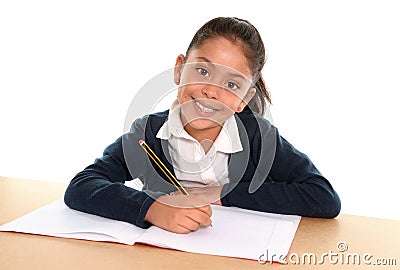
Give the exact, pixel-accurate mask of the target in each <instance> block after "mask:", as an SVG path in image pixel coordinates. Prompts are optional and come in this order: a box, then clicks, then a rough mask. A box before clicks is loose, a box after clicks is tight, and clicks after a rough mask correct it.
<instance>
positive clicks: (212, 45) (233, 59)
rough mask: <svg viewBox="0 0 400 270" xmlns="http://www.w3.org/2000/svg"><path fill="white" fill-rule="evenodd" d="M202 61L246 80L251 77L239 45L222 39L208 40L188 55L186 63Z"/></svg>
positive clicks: (248, 66) (241, 47) (251, 74)
mask: <svg viewBox="0 0 400 270" xmlns="http://www.w3.org/2000/svg"><path fill="white" fill-rule="evenodd" d="M204 59H207V60H208V61H210V62H211V63H213V64H217V65H221V66H225V67H227V68H230V69H232V70H233V71H236V72H239V73H241V74H243V75H244V76H246V77H247V78H252V77H253V73H252V71H251V68H250V65H249V63H248V60H247V58H246V56H245V54H244V51H243V46H242V45H241V44H240V43H233V42H231V41H230V40H228V39H226V38H223V37H220V38H212V39H208V40H206V41H205V42H204V43H203V44H202V45H200V46H199V47H198V48H196V49H194V50H192V51H191V52H190V53H189V55H188V56H187V59H186V62H187V63H190V62H203V61H204ZM202 60H203V61H202Z"/></svg>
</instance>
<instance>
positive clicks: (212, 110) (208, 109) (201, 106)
mask: <svg viewBox="0 0 400 270" xmlns="http://www.w3.org/2000/svg"><path fill="white" fill-rule="evenodd" d="M194 103H195V104H196V105H197V107H199V109H200V110H201V111H203V112H205V113H213V112H216V111H217V110H215V109H211V108H207V107H205V106H203V105H201V104H200V103H199V102H197V101H195V102H194Z"/></svg>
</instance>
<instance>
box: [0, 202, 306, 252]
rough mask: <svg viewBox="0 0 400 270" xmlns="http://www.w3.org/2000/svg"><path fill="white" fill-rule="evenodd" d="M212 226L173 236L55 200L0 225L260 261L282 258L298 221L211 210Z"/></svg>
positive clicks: (234, 210)
mask: <svg viewBox="0 0 400 270" xmlns="http://www.w3.org/2000/svg"><path fill="white" fill-rule="evenodd" d="M212 210H213V215H212V217H211V218H212V222H213V226H212V227H207V228H200V229H199V230H198V231H195V232H192V233H189V234H176V233H171V232H168V231H165V230H163V229H160V228H158V227H156V226H152V227H150V228H148V229H141V228H139V227H136V226H134V225H132V224H129V223H126V222H121V221H116V220H111V219H107V218H103V217H99V216H96V215H91V214H86V213H83V212H79V211H75V210H72V209H70V208H68V207H67V206H66V205H65V204H64V203H63V202H62V201H61V200H59V201H56V202H54V203H51V204H49V205H47V206H44V207H41V208H39V209H36V210H34V211H33V212H31V213H29V214H27V215H25V216H22V217H20V218H18V219H15V220H13V221H11V222H9V223H7V224H4V225H3V226H0V231H13V232H22V233H31V234H40V235H50V236H57V237H64V238H76V239H86V240H93V241H108V242H118V243H123V244H127V245H133V244H135V243H144V244H149V245H154V246H159V247H164V248H170V249H177V250H182V251H187V252H194V253H201V254H211V255H220V256H228V257H237V258H246V259H252V260H258V259H260V256H262V255H263V254H266V252H267V253H268V254H269V256H271V255H272V254H274V255H275V256H273V257H272V256H271V257H272V258H274V259H278V258H284V257H285V256H286V255H287V254H288V252H289V248H290V245H291V243H292V241H293V238H294V235H295V233H296V230H297V227H298V225H299V222H300V218H301V217H299V216H291V215H279V214H270V213H262V212H257V211H250V210H244V209H240V208H236V207H223V206H215V205H212Z"/></svg>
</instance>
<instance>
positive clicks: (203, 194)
mask: <svg viewBox="0 0 400 270" xmlns="http://www.w3.org/2000/svg"><path fill="white" fill-rule="evenodd" d="M186 190H187V191H188V192H189V194H190V195H191V196H196V197H197V200H199V201H204V202H207V203H211V204H216V205H222V203H221V191H222V186H209V187H202V188H189V189H186Z"/></svg>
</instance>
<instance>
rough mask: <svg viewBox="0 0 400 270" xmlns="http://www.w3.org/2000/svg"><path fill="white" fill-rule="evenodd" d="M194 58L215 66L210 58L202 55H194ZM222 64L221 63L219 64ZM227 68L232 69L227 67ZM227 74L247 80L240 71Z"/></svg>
mask: <svg viewBox="0 0 400 270" xmlns="http://www.w3.org/2000/svg"><path fill="white" fill-rule="evenodd" d="M196 59H198V60H202V61H203V62H206V63H209V64H210V65H211V66H212V67H213V68H215V64H214V63H213V62H211V61H210V60H208V59H207V58H205V57H203V56H198V57H196ZM220 66H223V65H220ZM228 68H229V69H233V68H230V67H228ZM229 75H231V76H233V77H239V78H241V79H243V80H249V79H248V78H246V77H245V76H243V75H241V73H240V72H239V71H238V73H232V72H231V73H229Z"/></svg>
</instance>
